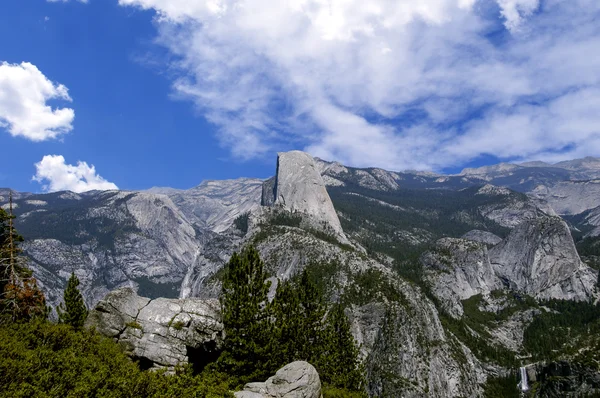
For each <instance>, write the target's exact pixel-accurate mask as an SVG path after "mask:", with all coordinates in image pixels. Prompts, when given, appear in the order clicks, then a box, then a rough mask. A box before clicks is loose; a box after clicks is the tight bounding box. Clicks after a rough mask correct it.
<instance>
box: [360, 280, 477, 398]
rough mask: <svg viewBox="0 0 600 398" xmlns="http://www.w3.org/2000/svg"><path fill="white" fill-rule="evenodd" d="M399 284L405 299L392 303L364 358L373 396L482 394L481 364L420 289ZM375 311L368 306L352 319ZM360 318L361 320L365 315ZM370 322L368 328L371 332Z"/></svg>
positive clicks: (473, 395) (409, 397) (403, 283)
mask: <svg viewBox="0 0 600 398" xmlns="http://www.w3.org/2000/svg"><path fill="white" fill-rule="evenodd" d="M398 288H399V289H400V291H402V292H403V295H404V300H403V301H402V302H401V303H399V304H392V305H389V304H388V305H387V307H388V308H387V310H386V311H384V312H385V316H384V317H383V319H381V320H380V326H379V330H378V333H377V335H376V337H375V341H374V342H373V343H371V344H372V349H371V350H370V353H369V355H368V357H367V359H366V361H365V363H366V365H365V367H366V373H367V383H368V385H367V389H368V392H369V396H371V397H407V398H413V397H414V398H420V397H440V398H442V397H444V398H446V397H480V396H482V393H483V392H482V390H481V386H480V385H481V383H484V382H485V378H486V376H485V372H484V371H483V368H482V365H481V363H480V362H479V361H478V360H477V358H476V357H475V356H474V355H473V353H472V352H471V351H470V350H469V349H468V348H467V347H466V346H464V345H463V344H461V343H460V342H459V341H458V340H457V339H456V338H455V337H454V336H453V335H452V334H450V333H447V332H446V331H445V330H444V328H443V326H442V322H441V321H440V319H439V316H438V311H437V310H436V308H435V306H434V305H433V303H432V302H431V301H430V300H429V299H427V298H425V297H424V296H423V294H422V293H421V292H420V291H419V290H418V289H417V288H415V287H414V286H411V285H410V284H408V283H405V282H400V283H399V286H398ZM370 309H372V308H371V307H370V306H366V307H363V309H362V311H357V312H355V313H354V314H353V316H352V317H355V316H356V315H361V314H365V313H366V310H370ZM362 319H363V320H369V317H363V318H362ZM355 322H357V323H359V324H360V323H362V321H361V319H358V320H356V321H355ZM365 326H367V327H365V328H364V329H363V330H366V331H368V330H369V327H368V325H367V324H365ZM390 375H394V377H390Z"/></svg>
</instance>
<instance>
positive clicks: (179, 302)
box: [86, 288, 223, 369]
mask: <svg viewBox="0 0 600 398" xmlns="http://www.w3.org/2000/svg"><path fill="white" fill-rule="evenodd" d="M86 326H87V327H94V328H95V329H96V330H97V331H98V332H100V333H101V334H103V335H105V336H107V337H111V338H114V339H115V340H116V341H117V342H118V343H119V344H120V345H121V346H122V347H123V348H124V349H125V351H126V353H127V354H128V355H129V356H131V357H132V358H133V359H135V360H138V361H139V362H140V364H141V365H142V366H143V367H146V368H168V369H172V368H173V367H175V366H177V365H180V364H185V363H192V364H193V365H194V366H200V367H202V366H203V365H206V364H207V363H209V362H212V361H214V360H215V359H216V358H217V357H218V355H219V353H220V350H221V346H222V342H223V324H222V322H221V315H220V307H219V302H218V300H215V299H209V300H203V299H198V298H188V299H165V298H158V299H155V300H151V299H149V298H146V297H140V296H138V295H137V293H136V292H135V291H134V290H133V289H131V288H121V289H117V290H114V291H112V292H110V293H109V294H108V295H107V296H106V297H105V298H104V299H103V300H101V301H100V302H99V303H98V304H97V305H96V308H94V309H93V310H92V311H90V314H89V316H88V319H87V321H86Z"/></svg>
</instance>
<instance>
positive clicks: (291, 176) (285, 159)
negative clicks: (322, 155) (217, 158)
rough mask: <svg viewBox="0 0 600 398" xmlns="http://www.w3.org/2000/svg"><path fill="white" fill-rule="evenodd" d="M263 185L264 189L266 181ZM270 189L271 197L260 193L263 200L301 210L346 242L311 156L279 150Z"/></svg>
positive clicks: (316, 224) (291, 209) (293, 210)
mask: <svg viewBox="0 0 600 398" xmlns="http://www.w3.org/2000/svg"><path fill="white" fill-rule="evenodd" d="M267 185H268V186H267V188H266V189H265V190H266V192H267V193H268V192H269V191H270V184H267ZM265 190H263V192H265ZM272 191H273V200H272V201H271V200H270V199H269V198H268V197H266V196H267V195H266V194H265V193H263V199H262V202H263V203H265V204H270V203H273V206H279V207H281V208H283V209H285V210H288V211H290V212H292V213H295V212H297V213H301V214H304V215H306V216H308V217H310V218H311V219H312V220H313V221H314V226H315V227H318V228H320V229H325V230H326V231H331V232H332V233H333V234H335V235H336V236H337V237H338V238H339V239H340V240H341V241H343V243H347V238H346V236H345V235H344V231H343V230H342V226H341V224H340V220H339V219H338V216H337V214H336V212H335V208H334V207H333V203H332V202H331V199H330V198H329V194H328V193H327V189H326V188H325V183H324V182H323V178H322V177H321V174H320V173H319V169H318V168H317V165H316V163H315V160H314V159H313V158H312V156H310V155H309V154H307V153H305V152H301V151H291V152H281V153H279V154H278V155H277V174H276V178H275V182H274V188H273V190H272Z"/></svg>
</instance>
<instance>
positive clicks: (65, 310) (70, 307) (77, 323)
mask: <svg viewBox="0 0 600 398" xmlns="http://www.w3.org/2000/svg"><path fill="white" fill-rule="evenodd" d="M78 286H79V279H78V278H77V276H75V273H71V277H70V278H69V281H68V282H67V287H66V288H65V292H64V295H63V299H64V302H62V303H61V304H60V305H59V307H58V309H57V311H58V320H59V322H61V323H66V324H69V325H71V326H73V328H75V329H77V330H79V329H81V328H82V327H83V323H84V322H85V319H86V318H87V315H88V310H87V307H86V306H85V302H84V301H83V297H82V296H81V292H80V291H79V289H78Z"/></svg>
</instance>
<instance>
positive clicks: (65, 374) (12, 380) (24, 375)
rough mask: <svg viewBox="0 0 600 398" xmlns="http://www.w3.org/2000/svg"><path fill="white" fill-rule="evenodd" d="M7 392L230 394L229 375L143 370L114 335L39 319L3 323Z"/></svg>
mask: <svg viewBox="0 0 600 398" xmlns="http://www.w3.org/2000/svg"><path fill="white" fill-rule="evenodd" d="M0 396H2V397H57V398H58V397H61V398H62V397H156V398H158V397H174V396H178V397H207V398H217V397H227V396H232V395H231V394H230V393H229V389H228V385H227V378H226V377H225V376H223V375H221V374H216V373H210V372H206V373H203V374H200V375H197V376H194V375H193V374H192V372H191V369H188V368H182V369H179V371H178V374H177V375H175V376H169V375H165V374H163V373H161V372H143V371H141V370H140V369H139V368H138V367H137V365H136V364H135V363H133V362H132V361H131V360H130V359H129V358H127V357H126V356H125V354H124V353H123V352H122V350H121V349H120V347H119V346H118V345H117V344H115V343H114V342H113V341H112V340H110V339H107V338H105V337H102V336H100V335H98V334H97V333H95V332H92V331H87V330H82V331H75V330H74V329H73V328H71V327H69V326H67V325H61V324H58V325H55V324H51V323H49V322H47V321H41V320H34V321H32V322H29V323H21V324H13V325H2V326H1V327H0Z"/></svg>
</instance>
